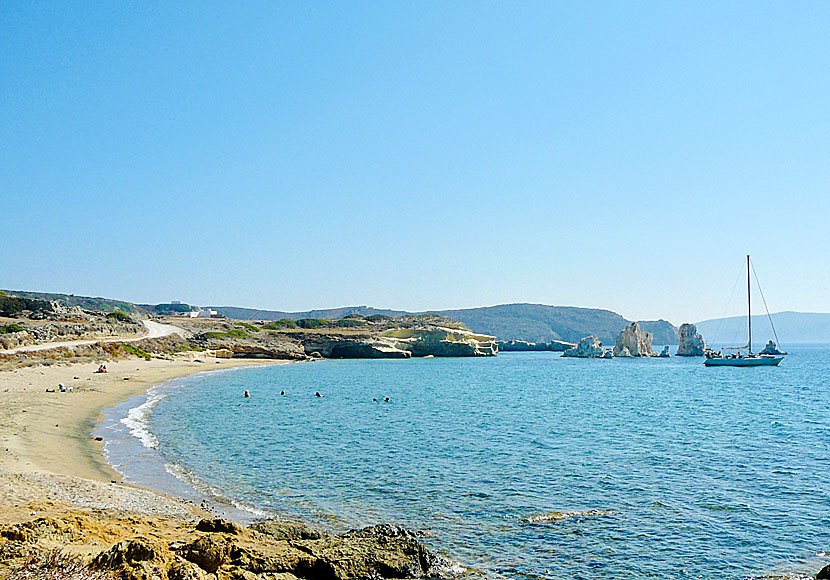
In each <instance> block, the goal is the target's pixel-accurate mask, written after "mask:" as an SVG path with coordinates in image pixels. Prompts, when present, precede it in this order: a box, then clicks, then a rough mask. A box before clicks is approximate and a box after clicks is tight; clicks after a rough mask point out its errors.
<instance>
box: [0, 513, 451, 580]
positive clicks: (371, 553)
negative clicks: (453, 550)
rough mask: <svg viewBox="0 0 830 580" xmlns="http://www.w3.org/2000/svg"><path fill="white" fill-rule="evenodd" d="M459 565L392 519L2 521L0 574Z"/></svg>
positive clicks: (246, 578) (391, 570) (99, 516)
mask: <svg viewBox="0 0 830 580" xmlns="http://www.w3.org/2000/svg"><path fill="white" fill-rule="evenodd" d="M136 530H140V531H141V532H142V533H141V534H136V533H135V531H136ZM461 571H462V569H461V568H460V567H458V566H454V565H453V564H451V563H450V562H449V561H448V560H446V559H445V558H443V557H441V556H439V555H437V554H435V553H433V552H431V551H430V550H428V549H427V548H425V547H424V546H423V544H421V543H420V542H419V541H418V539H417V537H416V534H414V533H413V532H410V531H408V530H405V529H403V528H401V527H398V526H393V525H378V526H374V527H369V528H364V529H361V530H352V531H349V532H347V533H345V534H339V535H332V534H327V533H325V532H321V531H319V530H315V529H312V528H309V527H308V526H305V525H303V524H299V523H294V522H280V521H267V522H261V523H257V524H254V525H251V526H249V527H243V526H240V525H238V524H236V523H234V522H230V521H227V520H222V519H203V520H201V521H199V522H198V523H196V524H195V525H194V523H193V522H190V523H186V522H182V521H179V520H175V519H165V518H148V517H143V516H137V515H118V514H113V513H110V512H105V511H101V510H92V511H87V512H83V511H67V512H65V513H64V514H62V515H61V516H60V517H43V518H38V519H32V520H29V521H25V522H22V523H17V524H5V525H0V578H3V579H5V578H44V579H45V578H65V579H78V580H80V579H83V578H96V579H100V580H104V579H113V580H114V579H119V580H156V579H157V580H207V579H208V578H210V579H217V580H258V579H262V580H265V579H268V580H276V579H279V580H294V579H300V578H302V579H314V578H319V579H326V580H347V579H357V578H366V579H369V578H371V579H382V578H426V577H448V576H453V575H455V574H457V573H459V572H461Z"/></svg>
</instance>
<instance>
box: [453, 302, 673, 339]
mask: <svg viewBox="0 0 830 580" xmlns="http://www.w3.org/2000/svg"><path fill="white" fill-rule="evenodd" d="M437 314H440V315H442V316H446V317H448V318H452V319H454V320H458V321H459V322H463V323H464V324H465V325H466V326H467V328H469V329H470V330H473V331H474V332H483V333H485V334H493V335H495V336H497V337H498V338H499V339H500V340H526V341H529V342H549V341H551V340H564V341H566V342H579V339H581V338H584V337H586V336H588V335H590V334H595V335H596V336H597V337H598V338H599V339H600V340H601V341H602V342H603V343H604V344H606V345H613V344H614V341H615V340H616V338H617V334H619V332H620V331H621V330H622V329H623V328H625V327H626V326H628V325H629V324H630V323H631V321H629V320H626V319H625V318H623V317H622V316H620V315H619V314H617V313H616V312H612V311H610V310H601V309H598V308H577V307H573V306H547V305H545V304H502V305H499V306H488V307H485V308H466V309H462V310H440V311H437ZM640 326H641V327H642V328H643V330H646V331H648V332H651V333H653V334H654V344H661V345H662V344H677V329H676V328H674V326H672V325H671V324H670V323H668V322H666V321H665V320H658V321H641V322H640Z"/></svg>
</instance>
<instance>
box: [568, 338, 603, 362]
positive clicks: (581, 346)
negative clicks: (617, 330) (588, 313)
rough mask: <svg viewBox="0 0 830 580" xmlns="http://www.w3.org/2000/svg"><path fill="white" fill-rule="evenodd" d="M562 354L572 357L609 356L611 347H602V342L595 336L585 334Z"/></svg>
mask: <svg viewBox="0 0 830 580" xmlns="http://www.w3.org/2000/svg"><path fill="white" fill-rule="evenodd" d="M562 356H565V357H573V358H611V349H607V348H602V343H601V342H600V341H599V339H598V338H597V337H596V336H586V337H585V338H583V339H582V340H580V341H579V342H578V343H577V345H576V346H575V347H573V348H569V349H568V350H566V351H565V352H563V353H562Z"/></svg>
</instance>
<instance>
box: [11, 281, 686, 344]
mask: <svg viewBox="0 0 830 580" xmlns="http://www.w3.org/2000/svg"><path fill="white" fill-rule="evenodd" d="M10 293H13V294H15V295H17V296H25V297H28V298H35V299H40V300H59V301H61V302H62V303H64V304H66V305H67V306H80V307H82V308H86V309H89V310H99V311H103V312H112V311H115V310H121V311H124V312H129V313H133V314H138V315H153V314H161V315H172V314H176V313H177V312H186V311H189V310H190V308H191V307H190V305H188V304H155V305H153V304H132V303H130V302H124V301H120V300H110V299H107V298H89V297H85V296H74V295H71V294H45V293H41V292H21V291H10ZM210 308H212V309H214V310H216V311H218V312H219V313H221V314H223V315H224V316H227V317H228V318H231V319H235V320H281V319H289V320H300V319H303V318H321V319H339V318H343V317H344V316H348V315H360V316H365V317H369V316H378V315H380V316H404V315H408V314H418V313H411V312H406V311H403V310H390V309H379V308H372V307H371V306H346V307H342V308H329V309H319V310H308V311H305V312H285V311H280V310H259V309H255V308H240V307H236V306H210ZM430 312H433V313H435V314H439V315H441V316H445V317H447V318H452V319H454V320H458V321H460V322H463V323H464V324H465V325H466V326H467V328H469V329H470V330H472V331H473V332H478V333H483V334H491V335H494V336H496V337H498V338H499V339H500V340H525V341H529V342H549V341H551V340H561V341H566V342H578V341H579V340H580V339H581V338H584V337H585V336H588V335H590V334H595V335H597V336H598V337H599V339H600V340H601V341H602V342H603V343H604V344H606V345H609V346H610V345H613V344H614V341H615V339H616V337H617V334H618V333H619V332H620V331H621V330H622V329H623V328H625V326H627V325H628V324H630V323H631V321H630V320H627V319H625V318H623V317H622V316H620V315H619V314H617V313H616V312H612V311H610V310H603V309H600V308H578V307H573V306H548V305H545V304H501V305H499V306H487V307H482V308H464V309H456V310H432V311H430ZM639 322H640V326H641V327H642V328H643V330H646V331H647V332H651V333H652V334H654V344H655V345H666V344H677V329H676V328H675V327H674V326H672V325H671V324H670V323H669V322H666V321H665V320H656V321H639Z"/></svg>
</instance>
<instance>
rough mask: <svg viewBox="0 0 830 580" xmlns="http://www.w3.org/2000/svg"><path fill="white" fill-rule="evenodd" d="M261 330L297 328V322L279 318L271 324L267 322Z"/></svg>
mask: <svg viewBox="0 0 830 580" xmlns="http://www.w3.org/2000/svg"><path fill="white" fill-rule="evenodd" d="M262 328H267V329H268V330H282V329H283V328H297V322H296V321H295V320H291V319H290V318H280V319H279V320H275V321H273V322H269V323H268V324H265V325H263V326H262Z"/></svg>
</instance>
